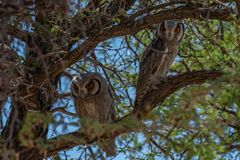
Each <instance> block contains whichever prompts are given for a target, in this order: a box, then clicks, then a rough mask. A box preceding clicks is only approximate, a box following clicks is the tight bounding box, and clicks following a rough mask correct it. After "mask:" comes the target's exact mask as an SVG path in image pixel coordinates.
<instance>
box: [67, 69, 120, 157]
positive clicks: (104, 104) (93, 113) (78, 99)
mask: <svg viewBox="0 0 240 160" xmlns="http://www.w3.org/2000/svg"><path fill="white" fill-rule="evenodd" d="M71 92H72V96H73V100H74V104H75V108H76V112H77V114H78V115H79V116H80V117H81V118H83V117H86V118H90V119H92V120H96V121H99V122H100V123H106V122H113V121H114V120H115V114H116V113H115V109H114V101H113V97H112V95H111V92H110V89H109V86H108V84H107V82H106V80H105V79H104V78H103V77H102V76H101V75H100V74H98V73H92V72H89V73H85V74H81V75H78V76H76V77H74V78H73V80H72V83H71ZM98 145H99V146H100V148H101V149H102V150H103V151H105V152H106V153H107V154H108V155H114V154H115V139H106V140H104V141H103V142H101V143H99V144H98Z"/></svg>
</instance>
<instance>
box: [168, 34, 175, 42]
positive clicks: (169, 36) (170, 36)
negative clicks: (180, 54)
mask: <svg viewBox="0 0 240 160" xmlns="http://www.w3.org/2000/svg"><path fill="white" fill-rule="evenodd" d="M173 38H174V32H167V39H168V40H169V41H171V40H173Z"/></svg>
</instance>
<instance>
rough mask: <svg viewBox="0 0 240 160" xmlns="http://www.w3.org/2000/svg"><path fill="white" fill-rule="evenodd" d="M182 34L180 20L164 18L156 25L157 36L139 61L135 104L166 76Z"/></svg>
mask: <svg viewBox="0 0 240 160" xmlns="http://www.w3.org/2000/svg"><path fill="white" fill-rule="evenodd" d="M183 34H184V26H183V23H182V21H177V20H166V21H164V22H162V23H160V24H159V25H158V29H157V36H156V38H155V39H154V40H153V41H152V43H151V44H150V45H149V47H148V48H147V49H146V50H145V51H144V53H143V57H142V60H141V62H140V71H139V78H138V84H137V91H136V93H137V95H136V101H135V103H136V104H135V106H137V105H138V104H139V103H140V102H141V101H142V100H143V99H144V97H145V96H146V95H147V93H149V91H150V90H151V89H154V88H155V86H156V84H158V83H160V82H161V80H163V79H164V78H165V77H166V74H167V72H168V71H169V69H170V67H171V65H172V63H173V62H174V59H175V58H176V56H177V54H178V49H179V43H180V41H181V39H182V37H183Z"/></svg>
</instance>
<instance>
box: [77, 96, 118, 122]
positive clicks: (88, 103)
mask: <svg viewBox="0 0 240 160" xmlns="http://www.w3.org/2000/svg"><path fill="white" fill-rule="evenodd" d="M75 103H76V104H75V106H76V110H77V112H78V115H79V116H80V117H86V118H90V119H93V120H97V121H99V122H101V123H104V122H113V121H114V119H113V117H115V115H114V114H115V110H114V106H113V99H112V98H111V97H110V95H109V93H104V95H99V96H93V97H87V98H84V99H81V98H79V99H78V100H76V101H75Z"/></svg>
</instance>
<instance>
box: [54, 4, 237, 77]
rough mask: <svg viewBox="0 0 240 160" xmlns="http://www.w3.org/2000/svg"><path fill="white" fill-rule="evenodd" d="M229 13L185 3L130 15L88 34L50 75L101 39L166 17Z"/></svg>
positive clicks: (129, 32) (131, 32)
mask: <svg viewBox="0 0 240 160" xmlns="http://www.w3.org/2000/svg"><path fill="white" fill-rule="evenodd" d="M148 12H149V11H148ZM231 14H232V13H231V12H230V10H229V9H212V8H206V7H204V8H196V7H192V6H187V5H185V6H183V7H178V8H174V9H168V10H161V11H159V12H157V13H155V14H152V15H146V13H145V12H144V13H142V14H141V16H142V17H143V18H141V19H138V20H135V19H132V17H131V16H130V17H128V18H126V20H125V21H123V22H121V23H119V24H118V25H114V26H112V27H106V28H104V29H103V30H102V31H101V32H100V31H99V32H96V33H92V34H90V35H88V39H87V40H86V41H85V42H84V43H82V44H81V45H80V46H79V47H78V48H76V49H74V50H73V51H72V52H71V53H69V54H68V55H66V56H65V57H63V58H62V59H60V60H58V61H57V62H56V63H55V64H53V65H52V66H51V69H50V72H51V75H57V74H59V73H61V72H62V71H63V70H64V69H65V68H67V67H69V66H71V65H72V64H73V63H75V62H77V61H78V60H80V59H82V57H83V55H84V54H83V53H85V55H86V54H87V52H88V51H89V50H92V49H94V48H95V47H96V46H97V45H98V44H99V43H100V42H102V41H105V40H107V39H110V38H113V37H117V36H125V35H134V34H136V33H137V32H139V31H141V30H143V29H146V28H149V27H150V26H152V25H154V24H158V23H160V22H161V21H163V20H166V19H184V18H193V19H198V20H206V19H218V20H225V21H230V20H232V17H231ZM144 15H146V16H144ZM141 16H140V17H141ZM92 30H94V28H92ZM59 66H62V67H59Z"/></svg>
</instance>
